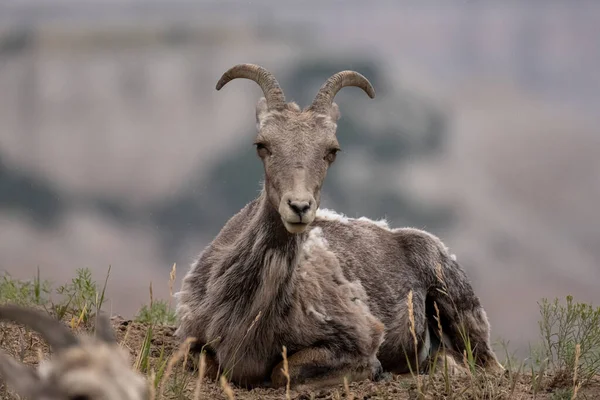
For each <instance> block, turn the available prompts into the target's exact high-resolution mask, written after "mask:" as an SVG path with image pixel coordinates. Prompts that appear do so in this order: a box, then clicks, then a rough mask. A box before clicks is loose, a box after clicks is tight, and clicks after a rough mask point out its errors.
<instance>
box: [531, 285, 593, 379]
mask: <svg viewBox="0 0 600 400" xmlns="http://www.w3.org/2000/svg"><path fill="white" fill-rule="evenodd" d="M538 304H539V306H540V314H541V319H540V321H539V327H540V334H541V336H542V348H541V355H542V357H544V358H545V359H546V360H547V362H548V363H549V364H550V366H551V369H552V371H553V372H554V382H553V383H554V384H556V385H557V386H558V385H560V384H562V383H563V382H573V381H577V383H578V384H581V385H584V384H586V383H587V382H588V381H589V380H590V379H591V378H593V377H594V376H596V375H598V373H599V372H600V307H593V306H592V305H590V304H585V303H576V302H574V301H573V297H572V296H567V298H566V302H565V303H564V304H563V303H561V302H559V300H558V299H554V301H552V302H550V301H548V300H547V299H542V300H541V301H540V302H539V303H538Z"/></svg>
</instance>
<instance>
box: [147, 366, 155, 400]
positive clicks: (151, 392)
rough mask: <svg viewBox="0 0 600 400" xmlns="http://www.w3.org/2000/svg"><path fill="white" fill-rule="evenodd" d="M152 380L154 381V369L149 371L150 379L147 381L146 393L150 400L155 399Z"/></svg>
mask: <svg viewBox="0 0 600 400" xmlns="http://www.w3.org/2000/svg"><path fill="white" fill-rule="evenodd" d="M154 379H156V372H154V368H152V371H150V379H149V380H148V391H149V394H150V400H154V399H156V388H155V387H154Z"/></svg>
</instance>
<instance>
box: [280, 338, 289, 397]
mask: <svg viewBox="0 0 600 400" xmlns="http://www.w3.org/2000/svg"><path fill="white" fill-rule="evenodd" d="M281 354H282V356H283V368H282V370H281V371H282V372H283V376H285V379H286V384H285V398H286V399H287V400H290V399H291V397H290V368H289V364H288V358H287V347H285V346H283V352H282V353H281Z"/></svg>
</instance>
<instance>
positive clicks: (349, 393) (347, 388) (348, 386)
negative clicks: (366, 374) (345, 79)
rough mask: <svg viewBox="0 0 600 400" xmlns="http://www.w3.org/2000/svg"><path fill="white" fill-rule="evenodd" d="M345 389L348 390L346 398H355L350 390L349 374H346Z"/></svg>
mask: <svg viewBox="0 0 600 400" xmlns="http://www.w3.org/2000/svg"><path fill="white" fill-rule="evenodd" d="M344 390H345V391H346V398H347V399H348V400H354V393H352V392H351V391H350V385H349V384H348V377H347V376H344Z"/></svg>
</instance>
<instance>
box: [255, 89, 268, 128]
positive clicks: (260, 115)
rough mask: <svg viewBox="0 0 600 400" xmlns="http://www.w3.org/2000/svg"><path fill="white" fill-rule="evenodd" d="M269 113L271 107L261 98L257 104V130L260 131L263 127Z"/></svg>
mask: <svg viewBox="0 0 600 400" xmlns="http://www.w3.org/2000/svg"><path fill="white" fill-rule="evenodd" d="M268 113H269V106H268V105H267V99H265V98H264V97H261V98H260V100H258V103H257V104H256V129H257V130H260V127H261V126H262V121H263V120H264V119H265V117H266V116H267V114H268Z"/></svg>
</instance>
